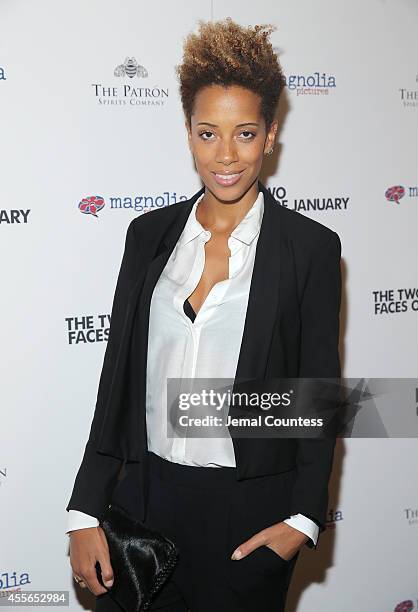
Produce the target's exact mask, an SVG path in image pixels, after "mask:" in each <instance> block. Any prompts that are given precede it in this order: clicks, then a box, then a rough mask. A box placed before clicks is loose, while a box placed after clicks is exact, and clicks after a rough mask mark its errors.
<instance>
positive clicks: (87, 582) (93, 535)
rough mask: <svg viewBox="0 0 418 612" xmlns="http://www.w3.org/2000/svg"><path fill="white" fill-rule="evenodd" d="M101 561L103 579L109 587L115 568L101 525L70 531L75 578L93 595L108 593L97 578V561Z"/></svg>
mask: <svg viewBox="0 0 418 612" xmlns="http://www.w3.org/2000/svg"><path fill="white" fill-rule="evenodd" d="M97 561H98V562H99V563H100V568H101V572H102V579H103V582H104V584H105V585H106V586H107V587H111V586H112V584H113V570H112V566H111V565H110V556H109V547H108V544H107V540H106V536H105V533H104V531H103V529H102V528H101V527H87V528H85V529H75V530H74V531H71V532H70V563H71V568H72V570H73V574H74V579H75V580H76V582H77V583H78V584H79V585H80V586H81V587H82V588H83V589H85V588H86V586H87V587H88V589H89V590H90V591H91V592H92V593H93V595H96V596H97V595H101V594H102V593H107V591H106V589H105V588H104V587H102V585H101V584H100V582H99V581H98V579H97V573H96V562H97Z"/></svg>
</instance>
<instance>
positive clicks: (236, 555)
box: [231, 548, 242, 561]
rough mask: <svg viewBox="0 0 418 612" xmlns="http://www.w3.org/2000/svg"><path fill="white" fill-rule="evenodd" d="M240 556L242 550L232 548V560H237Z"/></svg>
mask: <svg viewBox="0 0 418 612" xmlns="http://www.w3.org/2000/svg"><path fill="white" fill-rule="evenodd" d="M241 557H242V552H241V551H240V549H239V548H237V550H234V552H233V554H232V557H231V559H233V560H234V561H238V559H241Z"/></svg>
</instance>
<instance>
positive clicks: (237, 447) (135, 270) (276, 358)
mask: <svg viewBox="0 0 418 612" xmlns="http://www.w3.org/2000/svg"><path fill="white" fill-rule="evenodd" d="M258 186H259V189H260V190H261V191H263V193H264V215H263V219H262V223H261V229H260V235H259V238H258V243H257V247H256V256H255V263H254V271H253V277H252V281H251V286H250V294H249V300H248V308H247V313H246V319H245V326H244V333H243V338H242V343H241V347H240V353H239V360H238V365H237V370H236V377H235V379H236V380H237V379H252V378H256V379H262V380H263V379H265V378H275V377H278V378H280V377H295V378H296V377H307V378H308V377H330V378H339V377H340V376H341V372H340V360H339V354H338V340H339V310H340V299H341V276H340V256H341V243H340V239H339V236H338V234H337V233H336V232H334V231H332V230H331V229H329V228H327V227H326V226H324V225H323V224H321V223H319V222H318V221H315V220H313V219H310V218H309V217H305V216H303V215H302V214H300V213H298V212H295V211H292V210H289V209H287V208H285V207H282V206H280V205H279V204H278V203H277V202H276V201H275V200H274V198H273V196H272V195H271V193H270V192H269V191H268V190H267V189H266V187H265V186H264V185H263V184H262V183H261V182H260V181H259V182H258ZM203 192H204V187H202V188H201V189H200V190H199V191H198V192H197V193H195V194H194V195H193V196H192V197H191V198H190V199H189V200H185V201H183V202H177V203H175V204H172V205H170V206H168V207H164V208H161V209H158V210H155V211H153V212H152V213H147V214H142V215H140V216H139V217H137V218H135V219H133V220H132V221H131V223H130V225H129V227H128V230H127V235H126V243H125V251H124V255H123V259H122V264H121V268H120V272H119V276H118V281H117V285H116V291H115V295H114V300H113V306H112V312H111V324H110V331H109V338H108V343H107V347H106V351H105V355H104V362H103V367H102V372H101V376H100V382H99V388H98V394H97V402H96V407H95V412H94V417H93V421H92V424H91V429H90V434H89V438H88V441H87V444H86V447H85V452H84V456H83V460H82V463H81V465H80V468H79V470H78V473H77V476H76V479H75V483H74V488H73V491H72V495H71V498H70V501H69V503H68V506H67V508H66V509H67V510H70V509H73V510H80V511H82V512H86V513H87V514H90V515H92V516H95V517H97V518H98V519H99V520H100V518H101V516H102V515H103V513H104V511H105V509H106V507H107V505H108V503H109V501H110V500H111V499H112V493H113V491H114V489H115V486H116V484H117V483H118V476H119V472H120V469H121V467H122V465H124V467H125V469H126V470H128V471H130V472H131V475H132V478H134V479H135V482H136V483H137V490H138V504H139V505H138V508H139V510H138V515H139V516H140V517H141V518H142V520H144V517H145V512H146V500H147V493H148V470H147V454H146V451H147V442H146V440H147V434H146V418H145V415H146V411H145V397H146V396H145V382H146V357H147V342H148V320H149V306H150V301H151V297H152V292H153V289H154V287H155V284H156V282H157V280H158V278H159V276H160V274H161V272H162V270H163V268H164V266H165V264H166V263H167V260H168V258H169V256H170V254H171V252H172V251H173V249H174V247H175V245H176V243H177V241H178V238H179V236H180V234H181V232H182V230H183V228H184V226H185V223H186V221H187V218H188V216H189V214H190V211H191V209H192V206H193V203H194V202H195V201H196V199H197V198H198V197H199V196H200V195H201V194H202V193H203ZM161 331H162V333H164V330H161ZM232 442H233V446H234V451H235V458H236V467H237V479H238V480H241V479H245V478H250V477H255V476H262V475H267V474H276V473H278V472H282V471H285V470H289V469H291V468H294V467H297V477H296V480H295V483H294V486H293V489H292V496H291V514H297V513H299V512H300V513H302V514H305V515H306V516H309V517H310V518H312V519H313V520H314V521H316V522H317V524H318V525H319V527H320V532H322V531H323V530H324V528H325V520H326V518H325V517H326V512H327V505H328V481H329V476H330V472H331V468H332V461H333V454H334V447H335V438H322V439H314V438H244V437H242V438H236V437H233V438H232ZM278 520H280V519H278ZM308 542H309V543H308V546H309V545H311V544H312V542H311V541H310V540H309V541H308Z"/></svg>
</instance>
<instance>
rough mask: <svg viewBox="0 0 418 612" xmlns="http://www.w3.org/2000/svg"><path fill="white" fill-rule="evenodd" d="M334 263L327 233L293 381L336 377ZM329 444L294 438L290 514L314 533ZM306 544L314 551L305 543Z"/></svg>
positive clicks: (308, 291) (335, 252)
mask: <svg viewBox="0 0 418 612" xmlns="http://www.w3.org/2000/svg"><path fill="white" fill-rule="evenodd" d="M340 259H341V241H340V238H339V236H338V234H337V233H336V232H334V231H333V232H332V234H331V235H330V237H329V238H328V239H327V240H326V241H325V242H324V240H322V241H321V243H320V245H319V248H317V249H316V250H315V252H314V253H313V256H312V261H311V266H310V271H309V275H308V279H307V281H306V285H305V289H304V292H303V296H302V301H301V344H300V365H299V378H334V379H335V378H336V379H340V377H341V367H340V359H339V353H338V342H339V312H340V303H341V270H340ZM335 442H336V438H335V437H323V438H298V439H297V459H296V462H297V476H296V480H295V483H294V486H293V489H292V496H291V514H298V513H302V514H304V515H305V516H307V517H309V518H311V519H312V520H314V521H315V522H316V523H317V524H318V527H319V533H321V532H322V531H324V529H325V523H326V513H327V508H328V482H329V478H330V474H331V470H332V463H333V455H334V448H335ZM307 545H308V546H309V547H310V548H313V547H314V544H313V542H312V541H311V540H309V541H308V542H307ZM315 548H316V546H315Z"/></svg>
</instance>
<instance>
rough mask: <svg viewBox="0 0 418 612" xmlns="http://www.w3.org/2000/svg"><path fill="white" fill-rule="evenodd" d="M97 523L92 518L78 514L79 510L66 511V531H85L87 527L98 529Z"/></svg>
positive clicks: (95, 519)
mask: <svg viewBox="0 0 418 612" xmlns="http://www.w3.org/2000/svg"><path fill="white" fill-rule="evenodd" d="M99 524H100V523H99V521H98V519H97V518H95V517H94V516H90V514H86V513H85V512H80V511H79V510H68V521H67V531H66V533H69V532H70V531H74V530H75V529H86V528H87V527H98V526H99Z"/></svg>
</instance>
